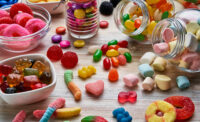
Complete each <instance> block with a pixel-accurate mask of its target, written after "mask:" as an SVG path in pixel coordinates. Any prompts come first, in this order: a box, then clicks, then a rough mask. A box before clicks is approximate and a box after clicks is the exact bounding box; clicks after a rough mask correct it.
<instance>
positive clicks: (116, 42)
mask: <svg viewBox="0 0 200 122" xmlns="http://www.w3.org/2000/svg"><path fill="white" fill-rule="evenodd" d="M117 44H118V41H117V40H115V39H114V40H111V41H109V42H108V46H110V45H117Z"/></svg>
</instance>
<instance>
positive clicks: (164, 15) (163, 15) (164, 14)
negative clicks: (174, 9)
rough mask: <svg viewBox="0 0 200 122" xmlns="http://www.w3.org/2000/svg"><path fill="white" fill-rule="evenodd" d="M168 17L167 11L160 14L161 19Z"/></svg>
mask: <svg viewBox="0 0 200 122" xmlns="http://www.w3.org/2000/svg"><path fill="white" fill-rule="evenodd" d="M168 17H169V12H168V11H165V12H164V13H163V14H162V17H161V18H162V19H166V18H168Z"/></svg>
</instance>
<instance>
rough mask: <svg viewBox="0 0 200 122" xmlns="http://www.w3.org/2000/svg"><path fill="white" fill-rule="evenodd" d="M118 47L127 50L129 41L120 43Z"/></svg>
mask: <svg viewBox="0 0 200 122" xmlns="http://www.w3.org/2000/svg"><path fill="white" fill-rule="evenodd" d="M117 45H119V46H120V47H122V48H127V47H128V41H126V40H122V41H119V42H118V44H117Z"/></svg>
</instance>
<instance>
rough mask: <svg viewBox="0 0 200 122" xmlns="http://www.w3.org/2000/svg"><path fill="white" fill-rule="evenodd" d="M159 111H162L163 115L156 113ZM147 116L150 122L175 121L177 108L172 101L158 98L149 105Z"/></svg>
mask: <svg viewBox="0 0 200 122" xmlns="http://www.w3.org/2000/svg"><path fill="white" fill-rule="evenodd" d="M157 111H161V112H162V113H163V116H158V115H156V112H157ZM145 118H146V120H147V121H148V122H174V121H175V119H176V109H175V108H174V106H173V105H171V104H170V103H168V102H165V101H162V100H158V101H155V102H153V103H151V104H150V105H149V106H148V108H147V110H146V112H145Z"/></svg>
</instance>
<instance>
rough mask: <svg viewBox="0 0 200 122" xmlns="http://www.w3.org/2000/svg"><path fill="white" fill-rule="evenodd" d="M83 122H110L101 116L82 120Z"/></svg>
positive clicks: (87, 117)
mask: <svg viewBox="0 0 200 122" xmlns="http://www.w3.org/2000/svg"><path fill="white" fill-rule="evenodd" d="M81 122H108V121H107V120H106V119H104V118H103V117H101V116H86V117H84V118H83V119H81Z"/></svg>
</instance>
